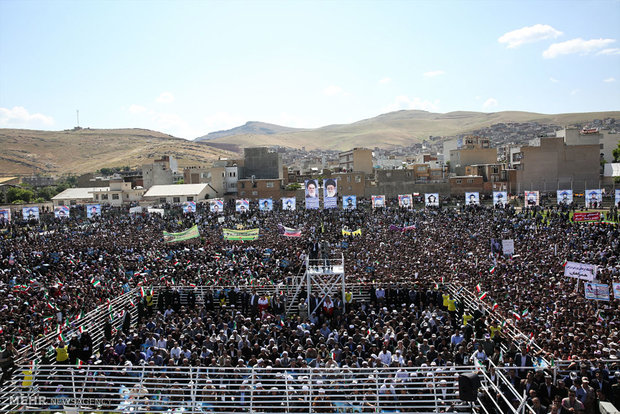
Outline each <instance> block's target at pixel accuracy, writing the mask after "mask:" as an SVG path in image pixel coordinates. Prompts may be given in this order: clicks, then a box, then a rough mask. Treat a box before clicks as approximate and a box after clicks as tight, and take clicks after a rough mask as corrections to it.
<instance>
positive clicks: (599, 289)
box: [585, 282, 609, 302]
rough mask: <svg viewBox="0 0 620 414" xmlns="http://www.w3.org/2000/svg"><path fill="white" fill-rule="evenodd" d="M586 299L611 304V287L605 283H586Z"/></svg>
mask: <svg viewBox="0 0 620 414" xmlns="http://www.w3.org/2000/svg"><path fill="white" fill-rule="evenodd" d="M585 295H586V299H590V300H604V301H607V302H609V285H606V284H603V283H589V282H586V283H585Z"/></svg>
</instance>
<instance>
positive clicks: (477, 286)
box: [476, 283, 482, 293]
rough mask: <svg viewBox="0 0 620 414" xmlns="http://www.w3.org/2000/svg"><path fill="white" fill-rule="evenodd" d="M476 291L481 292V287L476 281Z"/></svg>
mask: <svg viewBox="0 0 620 414" xmlns="http://www.w3.org/2000/svg"><path fill="white" fill-rule="evenodd" d="M476 292H478V293H480V292H482V288H481V287H480V283H478V284H477V285H476Z"/></svg>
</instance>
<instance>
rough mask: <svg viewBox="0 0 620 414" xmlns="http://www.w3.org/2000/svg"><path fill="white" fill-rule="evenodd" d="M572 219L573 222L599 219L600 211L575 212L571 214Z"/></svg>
mask: <svg viewBox="0 0 620 414" xmlns="http://www.w3.org/2000/svg"><path fill="white" fill-rule="evenodd" d="M573 221H575V222H584V221H601V213H600V212H592V213H575V214H574V215H573Z"/></svg>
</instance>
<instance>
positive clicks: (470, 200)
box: [465, 191, 480, 206]
mask: <svg viewBox="0 0 620 414" xmlns="http://www.w3.org/2000/svg"><path fill="white" fill-rule="evenodd" d="M479 204H480V193H479V192H477V191H476V192H471V193H468V192H466V193H465V205H466V206H477V205H479Z"/></svg>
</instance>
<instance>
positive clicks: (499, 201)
mask: <svg viewBox="0 0 620 414" xmlns="http://www.w3.org/2000/svg"><path fill="white" fill-rule="evenodd" d="M507 202H508V193H507V192H506V191H493V206H495V207H504V206H505V205H506V203H507Z"/></svg>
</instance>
